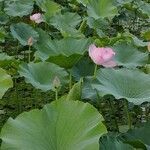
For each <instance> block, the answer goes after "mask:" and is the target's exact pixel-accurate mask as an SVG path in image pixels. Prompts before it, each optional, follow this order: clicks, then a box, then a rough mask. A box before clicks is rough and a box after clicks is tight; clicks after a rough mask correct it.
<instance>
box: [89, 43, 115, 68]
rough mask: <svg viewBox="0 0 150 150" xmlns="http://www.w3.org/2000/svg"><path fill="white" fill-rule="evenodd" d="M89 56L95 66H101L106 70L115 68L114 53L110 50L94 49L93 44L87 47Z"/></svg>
mask: <svg viewBox="0 0 150 150" xmlns="http://www.w3.org/2000/svg"><path fill="white" fill-rule="evenodd" d="M89 56H90V57H91V59H92V60H93V62H94V63H95V64H97V65H102V66H104V67H106V68H111V67H115V66H116V65H117V64H116V62H115V61H113V58H114V56H115V52H114V51H113V50H112V49H111V48H104V47H101V48H99V47H96V46H95V45H94V44H92V45H90V47H89Z"/></svg>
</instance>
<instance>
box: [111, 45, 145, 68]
mask: <svg viewBox="0 0 150 150" xmlns="http://www.w3.org/2000/svg"><path fill="white" fill-rule="evenodd" d="M113 48H114V51H115V52H116V55H115V60H116V62H117V64H118V65H120V66H125V67H132V68H135V67H137V66H143V65H145V64H146V63H147V61H148V54H147V53H143V52H140V51H138V49H137V48H135V47H134V46H133V45H132V44H131V43H130V44H129V43H126V42H120V43H117V44H116V45H115V46H114V47H113Z"/></svg>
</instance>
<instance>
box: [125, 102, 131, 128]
mask: <svg viewBox="0 0 150 150" xmlns="http://www.w3.org/2000/svg"><path fill="white" fill-rule="evenodd" d="M124 108H125V112H126V115H127V121H128V127H129V129H131V128H132V122H131V116H130V112H129V105H128V101H127V100H124Z"/></svg>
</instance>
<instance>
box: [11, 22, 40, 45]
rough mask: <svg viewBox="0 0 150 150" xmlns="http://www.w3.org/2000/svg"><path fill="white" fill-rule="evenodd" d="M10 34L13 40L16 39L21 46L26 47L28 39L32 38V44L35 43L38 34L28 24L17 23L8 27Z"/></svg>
mask: <svg viewBox="0 0 150 150" xmlns="http://www.w3.org/2000/svg"><path fill="white" fill-rule="evenodd" d="M10 30H11V34H12V35H13V37H14V38H16V39H18V40H19V42H20V43H21V44H22V45H24V46H25V45H28V40H29V38H31V37H32V38H33V40H34V42H35V41H37V39H38V37H39V35H38V33H37V32H36V31H35V30H34V29H33V28H32V27H31V26H29V25H28V24H25V23H17V24H13V25H11V26H10Z"/></svg>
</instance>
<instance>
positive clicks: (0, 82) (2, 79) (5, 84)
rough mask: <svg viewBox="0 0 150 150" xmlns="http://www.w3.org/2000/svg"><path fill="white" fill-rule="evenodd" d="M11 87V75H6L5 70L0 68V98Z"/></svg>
mask: <svg viewBox="0 0 150 150" xmlns="http://www.w3.org/2000/svg"><path fill="white" fill-rule="evenodd" d="M11 87H13V81H12V79H11V76H10V75H8V74H7V73H6V71H5V70H3V69H2V68H0V99H1V98H2V97H3V95H4V94H5V92H6V91H7V90H8V89H9V88H11Z"/></svg>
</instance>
